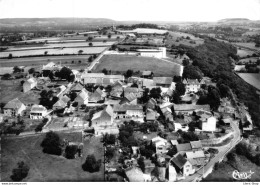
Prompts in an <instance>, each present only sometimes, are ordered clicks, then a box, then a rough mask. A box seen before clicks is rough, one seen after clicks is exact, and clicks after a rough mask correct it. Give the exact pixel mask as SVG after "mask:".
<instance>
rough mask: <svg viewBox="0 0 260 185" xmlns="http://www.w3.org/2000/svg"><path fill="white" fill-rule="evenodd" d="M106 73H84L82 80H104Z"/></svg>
mask: <svg viewBox="0 0 260 185" xmlns="http://www.w3.org/2000/svg"><path fill="white" fill-rule="evenodd" d="M104 77H105V74H104V73H83V74H82V78H104Z"/></svg>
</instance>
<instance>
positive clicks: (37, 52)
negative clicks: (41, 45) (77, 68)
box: [0, 47, 106, 58]
mask: <svg viewBox="0 0 260 185" xmlns="http://www.w3.org/2000/svg"><path fill="white" fill-rule="evenodd" d="M105 49H106V47H77V48H64V49H37V50H21V51H5V52H1V53H0V58H4V57H8V56H9V54H10V53H11V54H12V55H13V57H22V56H34V55H43V56H44V55H45V54H44V53H45V52H47V55H64V54H78V51H79V50H82V51H83V52H82V54H99V53H101V52H102V51H104V50H105Z"/></svg>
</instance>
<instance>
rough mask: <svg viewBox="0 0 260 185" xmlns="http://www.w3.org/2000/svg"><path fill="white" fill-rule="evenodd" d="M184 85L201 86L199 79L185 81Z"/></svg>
mask: <svg viewBox="0 0 260 185" xmlns="http://www.w3.org/2000/svg"><path fill="white" fill-rule="evenodd" d="M183 83H184V84H189V85H199V84H200V82H199V81H198V79H184V80H183Z"/></svg>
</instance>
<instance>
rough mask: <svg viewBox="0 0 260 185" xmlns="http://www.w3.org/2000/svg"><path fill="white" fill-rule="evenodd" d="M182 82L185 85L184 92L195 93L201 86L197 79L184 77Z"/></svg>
mask: <svg viewBox="0 0 260 185" xmlns="http://www.w3.org/2000/svg"><path fill="white" fill-rule="evenodd" d="M182 83H183V84H184V85H185V89H186V93H196V92H198V91H199V89H200V87H201V83H200V82H199V80H198V79H184V80H183V82H182Z"/></svg>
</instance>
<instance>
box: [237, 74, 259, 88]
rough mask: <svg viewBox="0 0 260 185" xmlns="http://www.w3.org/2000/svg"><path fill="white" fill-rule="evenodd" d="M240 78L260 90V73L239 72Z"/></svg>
mask: <svg viewBox="0 0 260 185" xmlns="http://www.w3.org/2000/svg"><path fill="white" fill-rule="evenodd" d="M237 75H238V76H240V78H242V79H243V80H245V81H246V82H247V83H249V84H250V85H252V86H254V87H255V88H257V89H258V90H260V73H237Z"/></svg>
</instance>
